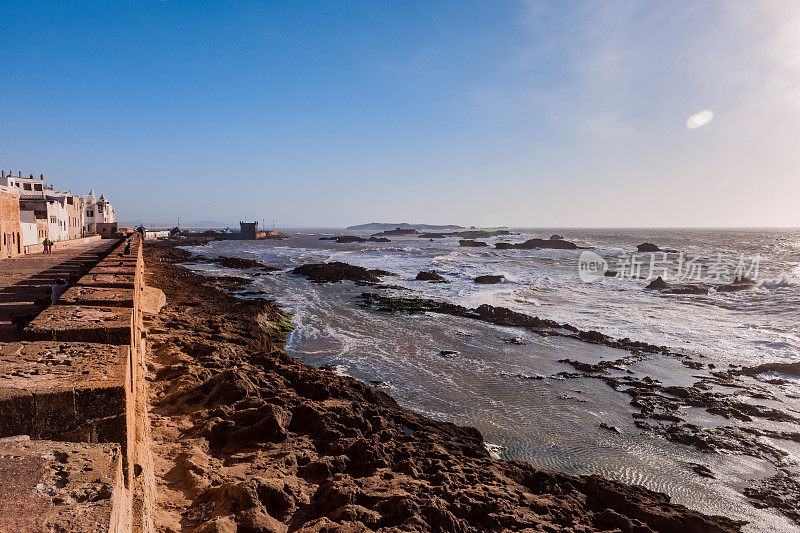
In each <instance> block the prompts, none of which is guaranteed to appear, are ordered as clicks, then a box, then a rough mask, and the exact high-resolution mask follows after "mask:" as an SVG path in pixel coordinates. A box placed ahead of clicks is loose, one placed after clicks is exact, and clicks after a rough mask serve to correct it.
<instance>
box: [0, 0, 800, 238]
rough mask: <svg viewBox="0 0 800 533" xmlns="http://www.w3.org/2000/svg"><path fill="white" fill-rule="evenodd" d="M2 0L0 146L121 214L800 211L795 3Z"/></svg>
mask: <svg viewBox="0 0 800 533" xmlns="http://www.w3.org/2000/svg"><path fill="white" fill-rule="evenodd" d="M0 16H2V19H3V20H4V21H5V22H6V29H7V31H5V32H3V33H2V35H0V47H2V49H3V53H2V54H0V66H2V68H3V71H4V72H5V73H6V74H7V75H8V83H7V84H6V87H5V89H4V95H3V98H2V99H0V113H2V116H3V118H4V124H5V125H6V127H5V128H3V130H2V132H1V133H0V168H2V169H4V170H12V171H13V172H14V173H16V172H18V171H22V173H23V175H27V174H29V173H33V174H35V175H38V174H39V173H44V174H45V181H46V182H47V183H52V184H53V185H55V186H56V188H59V189H68V188H69V189H72V190H73V192H76V193H82V194H85V193H86V192H88V190H89V189H90V188H93V189H95V191H96V192H97V193H98V194H100V193H104V194H106V196H107V197H108V198H109V199H110V200H111V201H112V203H113V204H114V206H115V208H116V210H117V216H118V218H119V219H120V220H121V221H138V220H142V221H145V223H147V222H146V221H155V222H156V223H158V224H163V225H166V226H174V225H175V224H176V223H177V219H178V218H181V220H182V221H187V222H188V221H193V220H194V221H201V220H206V221H208V220H219V221H222V222H223V223H225V221H228V220H230V221H235V222H238V221H239V220H248V219H250V220H259V221H260V220H262V219H265V221H266V223H267V226H270V227H271V226H272V222H271V221H272V220H273V219H275V221H276V226H277V227H282V228H288V227H346V226H348V225H353V224H361V223H366V222H368V221H372V220H376V221H383V220H407V221H409V222H412V223H413V222H423V223H425V222H427V223H437V221H441V223H442V224H460V225H475V226H503V225H505V226H512V227H542V228H548V227H550V228H556V227H564V228H566V227H575V228H579V227H583V228H588V227H615V228H623V227H628V228H635V227H638V228H641V227H672V228H677V227H715V228H716V227H737V228H741V227H798V226H800V214H799V213H800V149H798V139H800V4H798V3H797V2H792V1H782V0H776V1H762V2H749V1H744V0H741V1H731V2H722V1H719V2H717V1H712V2H704V3H697V2H689V1H683V2H674V3H669V4H662V3H654V2H637V1H625V2H601V1H585V2H563V3H562V2H559V3H547V2H538V1H521V0H519V1H512V0H501V1H498V2H492V3H486V2H475V1H471V2H441V3H436V4H428V3H415V2H405V3H397V4H382V3H374V2H366V1H352V2H342V3H334V4H331V3H329V2H309V3H303V4H298V3H289V2H270V3H263V2H254V1H247V2H240V3H236V4H221V3H216V2H191V3H189V2H183V1H178V0H168V1H157V0H147V1H145V2H141V3H135V4H108V3H101V2H96V1H93V2H81V3H79V4H78V3H76V4H73V3H47V4H40V5H33V4H29V3H25V2H17V1H13V2H5V3H3V5H2V6H0ZM168 221H172V222H168Z"/></svg>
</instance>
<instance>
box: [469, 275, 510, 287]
mask: <svg viewBox="0 0 800 533" xmlns="http://www.w3.org/2000/svg"><path fill="white" fill-rule="evenodd" d="M474 281H475V283H481V284H483V285H492V284H495V283H500V282H501V281H503V276H477V277H476V278H475V280H474Z"/></svg>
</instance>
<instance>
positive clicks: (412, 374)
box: [187, 228, 800, 531]
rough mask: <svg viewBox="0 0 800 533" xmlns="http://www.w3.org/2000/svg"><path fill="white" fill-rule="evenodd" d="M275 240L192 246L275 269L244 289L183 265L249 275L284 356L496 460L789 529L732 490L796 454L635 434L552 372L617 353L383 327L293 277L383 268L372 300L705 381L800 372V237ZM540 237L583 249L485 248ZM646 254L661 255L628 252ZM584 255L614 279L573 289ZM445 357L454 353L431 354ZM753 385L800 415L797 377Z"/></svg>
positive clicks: (424, 326)
mask: <svg viewBox="0 0 800 533" xmlns="http://www.w3.org/2000/svg"><path fill="white" fill-rule="evenodd" d="M285 231H287V233H290V234H291V238H289V239H286V240H281V241H214V242H211V243H210V244H208V245H207V246H194V247H188V248H187V249H189V250H190V251H192V252H194V253H196V254H198V255H202V256H205V257H208V258H216V257H217V256H220V255H222V256H231V257H243V258H248V259H255V260H258V261H262V262H263V263H265V264H268V265H272V266H276V267H279V268H280V269H282V270H281V271H280V272H276V273H271V274H269V275H263V276H255V275H254V273H253V272H251V271H247V270H233V269H225V268H221V267H219V266H218V265H215V264H213V263H202V262H198V263H190V264H188V265H187V266H189V267H190V268H192V269H193V270H196V271H201V272H203V273H205V274H207V275H237V276H246V277H251V278H252V279H253V280H254V282H253V285H251V286H249V287H248V288H247V289H246V290H247V291H259V290H260V291H263V294H264V297H267V298H269V299H272V300H275V301H277V302H278V303H279V304H281V305H282V306H283V307H284V308H285V309H286V310H287V311H289V312H291V313H292V314H293V315H294V316H293V324H294V327H295V329H294V331H293V332H292V333H291V334H290V336H289V339H288V345H287V349H288V351H289V353H290V354H291V355H294V356H295V357H298V358H299V359H301V360H303V361H304V362H306V363H309V364H313V365H317V366H322V365H331V367H332V368H334V369H335V371H337V372H338V373H341V374H346V375H350V376H353V377H356V378H358V379H362V380H364V381H368V382H372V383H373V384H374V385H375V386H377V387H380V388H382V389H383V390H385V391H386V392H387V393H389V394H391V395H392V396H393V397H394V398H395V399H396V400H397V401H398V402H399V403H400V404H402V405H403V406H405V407H408V408H411V409H414V410H416V411H418V412H421V413H423V414H425V415H427V416H430V417H433V418H436V419H440V420H448V421H452V422H455V423H458V424H464V425H470V426H475V427H477V428H478V429H479V430H480V431H481V432H482V433H483V435H484V438H485V439H486V441H487V442H488V443H490V444H491V450H492V452H493V453H496V454H497V455H498V456H500V457H502V458H505V459H519V460H524V461H528V462H530V463H531V464H533V465H534V466H536V467H538V468H544V469H552V470H560V471H565V472H568V473H572V474H595V473H596V474H602V475H605V476H608V477H611V478H614V479H618V480H621V481H624V482H626V483H634V484H640V485H644V486H646V487H648V488H651V489H654V490H658V491H662V492H665V493H667V494H669V495H670V496H671V497H672V499H673V501H675V502H678V503H683V504H685V505H687V506H689V507H692V508H694V509H697V510H699V511H702V512H706V513H712V514H722V515H726V516H731V517H734V518H740V519H744V520H748V521H750V525H749V526H748V527H747V530H749V531H775V530H780V531H791V530H796V529H797V528H798V524H797V522H794V521H792V520H790V519H789V518H788V517H787V516H786V514H784V513H781V512H780V511H778V510H776V509H772V508H764V509H762V508H758V507H757V506H755V505H753V502H752V501H751V500H750V499H748V498H747V497H746V496H745V494H744V492H745V489H746V488H747V487H749V486H752V485H753V484H755V483H757V482H758V481H759V480H763V479H767V478H769V477H771V476H774V475H775V474H776V472H784V473H786V472H789V473H792V472H794V473H795V478H796V473H797V471H798V460H799V459H800V443H798V442H796V441H794V440H791V439H786V438H768V439H767V441H768V444H769V445H770V446H772V447H774V448H776V449H779V450H781V454H782V456H781V458H780V459H779V460H772V459H770V458H765V457H759V456H750V455H748V454H742V453H731V452H729V451H719V452H716V453H707V452H702V451H699V450H698V449H696V448H695V447H692V446H687V445H684V444H679V443H676V442H673V441H670V440H667V439H665V438H663V437H662V436H659V435H657V434H653V433H652V432H648V431H642V429H641V427H639V426H637V425H636V424H635V421H636V420H635V418H634V417H633V416H632V415H634V414H635V413H636V412H637V409H636V408H634V407H632V406H631V403H630V402H631V397H630V396H629V395H626V394H624V392H621V391H620V390H615V389H614V388H612V387H610V386H609V385H608V384H607V383H606V382H604V381H602V380H599V379H593V378H591V377H581V378H568V379H565V378H564V377H563V376H561V375H560V374H561V373H564V372H566V371H570V370H572V368H571V367H569V366H568V365H566V364H564V363H563V362H559V361H560V360H562V359H566V358H569V359H573V360H580V361H585V362H589V363H596V362H598V361H603V360H613V359H619V358H620V357H622V355H624V353H622V352H621V351H620V350H617V349H615V348H610V347H607V346H601V345H593V344H587V343H584V342H580V341H577V340H574V339H570V338H563V337H547V336H545V337H543V336H539V335H537V334H535V333H532V332H530V331H526V330H523V329H520V328H512V327H501V326H496V325H492V324H488V323H483V322H478V321H475V320H470V319H468V318H457V317H452V316H443V315H436V314H428V315H392V314H388V313H382V312H379V311H376V310H374V309H369V308H365V307H363V306H361V305H359V301H358V295H359V294H360V293H361V292H364V291H369V292H375V291H376V289H374V288H371V287H363V286H356V285H355V284H353V283H352V282H342V283H336V284H313V283H309V282H308V281H307V280H306V279H305V278H302V277H299V276H295V275H292V274H291V273H290V272H289V271H290V270H291V268H293V267H295V266H298V265H301V264H306V263H319V262H330V261H342V262H345V263H349V264H352V265H357V266H363V267H366V268H370V269H382V270H387V271H389V272H392V273H394V274H396V276H391V277H386V278H384V281H385V282H386V284H388V285H391V286H392V287H393V288H391V289H380V291H382V293H384V294H395V295H402V296H406V297H420V298H432V299H436V300H442V301H449V302H453V303H458V304H461V305H464V306H467V307H477V306H478V305H481V304H491V305H494V306H502V307H507V308H510V309H513V310H516V311H520V312H523V313H526V314H529V315H535V316H538V317H540V318H547V319H553V320H556V321H558V322H563V323H569V324H572V325H573V326H576V327H578V328H580V329H583V330H596V331H599V332H602V333H604V334H607V335H610V336H612V337H615V338H625V337H627V338H630V339H633V340H637V341H644V342H648V343H652V344H657V345H665V346H668V347H669V348H671V349H672V350H674V351H675V352H676V353H681V354H686V356H687V357H693V358H695V359H696V360H697V361H700V362H702V365H704V366H708V367H709V368H732V367H731V366H730V365H734V366H738V365H742V366H753V365H758V364H762V363H765V362H795V361H800V332H799V331H800V330H799V328H798V324H799V323H800V230H794V229H789V230H787V229H774V230H771V229H763V230H762V229H741V230H738V229H720V230H709V229H697V230H686V229H681V230H672V229H637V230H629V229H624V230H623V229H591V230H578V229H568V228H545V229H538V228H537V229H525V228H516V229H512V230H511V231H512V234H511V235H503V236H498V237H491V238H485V239H478V240H480V241H483V242H486V243H488V244H489V246H487V247H480V248H477V247H476V248H472V247H469V248H467V247H462V246H460V245H459V243H458V239H456V238H445V239H432V240H429V239H422V238H419V237H412V236H407V237H403V236H389V239H391V242H387V243H379V242H364V243H351V244H337V243H334V242H332V241H328V240H320V237H322V236H328V235H339V234H348V235H352V234H357V235H360V236H363V237H366V236H368V233H363V232H346V231H342V230H335V229H325V228H321V229H313V230H310V229H297V230H285ZM551 234H558V235H561V236H563V237H564V238H565V239H566V240H568V241H571V242H574V243H575V244H577V245H578V246H580V247H581V248H580V249H576V250H556V249H510V250H501V249H496V248H494V244H495V243H497V242H510V243H516V242H522V241H524V240H526V239H528V238H533V237H537V238H544V239H547V238H548V237H549V236H550V235H551ZM645 242H649V243H655V244H656V245H658V246H659V247H660V248H661V249H663V250H674V252H671V253H667V254H666V255H664V254H649V253H644V252H636V247H637V245H638V244H641V243H645ZM587 251H591V252H593V253H594V254H598V255H599V256H600V257H602V259H603V260H605V261H606V262H607V264H608V268H609V269H610V270H612V271H615V272H616V273H617V276H615V277H610V276H602V275H601V276H598V277H595V278H594V279H592V280H590V281H584V279H582V276H581V275H580V270H579V268H580V267H579V265H580V264H581V257H582V254H584V253H585V252H587ZM583 257H584V258H585V257H586V256H585V255H584V256H583ZM698 265H699V266H698ZM651 267H652V268H651ZM423 270H424V271H429V270H435V271H436V272H437V273H438V274H440V275H442V276H444V277H445V278H446V279H447V281H448V283H428V282H423V281H416V280H415V279H414V278H415V276H416V275H417V273H418V272H420V271H423ZM651 270H652V271H651ZM479 275H502V276H503V281H502V282H501V283H498V284H494V285H481V284H477V283H475V282H474V281H473V279H474V278H475V277H476V276H479ZM656 275H662V276H663V277H664V278H665V280H666V281H668V282H672V283H681V284H687V283H691V284H694V285H699V286H702V287H704V288H708V289H709V293H708V294H681V295H676V294H670V295H667V294H663V293H660V292H658V291H653V290H648V289H646V288H645V287H646V286H647V285H648V283H650V281H652V280H653V278H655V276H656ZM738 275H746V276H747V277H748V278H753V279H754V281H755V286H754V287H752V288H750V289H748V290H742V291H736V292H723V291H721V290H717V289H718V288H719V287H720V286H722V285H725V284H727V283H729V282H730V281H732V280H733V278H734V277H736V276H738ZM584 277H585V276H584ZM512 337H521V342H522V344H516V343H510V342H508V340H509V339H510V338H512ZM442 350H451V351H454V352H457V355H456V356H455V357H443V356H442V355H441V354H440V352H441V351H442ZM709 364H710V366H709ZM625 372H626V373H628V374H630V375H635V376H640V377H641V376H648V377H650V378H652V379H656V380H658V381H659V382H660V383H661V384H663V385H664V386H668V385H677V386H689V385H691V384H692V383H693V382H695V381H696V380H697V379H698V372H699V371H695V370H692V369H691V368H688V367H687V366H686V365H684V364H681V362H680V361H679V360H677V359H675V358H672V357H656V356H653V357H648V358H646V359H645V360H641V361H637V362H634V363H632V364H630V365H629V367H627V368H626V369H625ZM754 383H755V385H754V386H756V387H763V389H764V392H765V394H767V395H768V396H769V397H770V398H771V399H770V400H764V405H770V406H772V407H776V408H779V409H781V410H782V411H784V412H786V413H789V414H791V415H792V416H798V417H800V379H798V378H796V377H792V376H781V380H780V383H778V382H774V383H773V382H770V380H764V379H761V380H759V379H756V380H754ZM728 392H730V393H731V394H734V395H735V394H737V393H736V391H728ZM747 401H748V402H753V401H756V400H753V399H752V398H748V399H747ZM681 413H682V416H683V418H684V419H685V420H686V421H687V422H690V423H691V424H693V425H696V426H700V427H703V428H707V429H709V430H713V428H716V427H722V426H731V425H733V426H736V427H737V428H741V429H747V427H748V424H749V425H752V426H753V427H757V428H759V429H762V430H764V431H772V432H773V433H774V432H785V433H798V434H800V427H798V425H797V424H795V423H793V422H773V421H768V420H761V419H757V418H755V417H754V418H753V420H752V421H749V422H747V421H741V420H731V419H729V418H725V417H723V416H720V415H719V414H713V413H709V412H707V411H706V410H704V409H703V408H701V407H694V406H692V407H682V410H681ZM601 424H602V425H601ZM608 428H612V429H613V430H609V429H608ZM759 438H762V439H764V438H766V437H759ZM698 464H699V465H703V466H705V467H707V468H709V469H710V471H712V472H713V475H714V478H709V477H704V476H699V475H697V474H696V471H695V470H693V467H694V466H695V465H698Z"/></svg>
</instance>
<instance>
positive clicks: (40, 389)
mask: <svg viewBox="0 0 800 533" xmlns="http://www.w3.org/2000/svg"><path fill="white" fill-rule="evenodd" d="M126 252H128V253H126ZM94 259H95V260H94V261H93V262H92V264H93V265H94V266H91V265H90V266H89V268H81V269H80V271H79V272H80V273H83V275H82V276H80V277H79V278H78V279H74V278H76V277H77V276H74V277H73V279H74V285H73V286H71V287H70V288H69V289H67V290H66V291H65V292H64V293H63V294H62V295H61V296H60V297H59V298H58V300H57V301H56V302H55V305H50V306H49V307H47V308H46V309H45V310H44V311H42V312H41V313H39V314H38V315H37V316H36V317H35V318H33V319H32V320H31V321H30V322H29V323H28V324H27V326H25V327H24V328H23V329H22V331H21V332H20V334H19V336H20V338H21V340H20V341H19V342H9V343H2V344H0V413H2V414H3V416H2V417H0V506H2V505H3V502H2V501H1V500H3V498H2V495H4V494H9V495H10V496H9V498H11V499H10V501H24V503H23V504H21V508H24V509H27V511H26V512H25V513H24V516H23V515H22V514H14V513H11V514H8V517H7V518H6V516H5V515H6V513H4V512H3V511H2V508H0V530H2V531H6V530H11V529H9V527H11V526H13V529H14V530H19V531H41V530H53V531H115V532H117V531H119V532H123V531H126V532H127V531H149V530H150V529H151V526H150V524H151V520H150V519H149V517H148V516H147V512H148V509H149V508H150V505H149V504H147V502H145V501H143V500H144V499H146V498H144V497H143V496H142V494H144V493H147V492H148V491H149V489H148V487H147V483H149V482H150V481H147V479H150V480H151V479H152V475H151V474H149V478H148V472H149V467H148V465H150V464H151V461H150V459H149V450H148V448H147V446H146V443H145V442H137V441H138V440H146V435H147V434H148V431H147V428H148V427H149V426H148V422H147V414H146V402H145V401H144V391H145V383H144V349H143V344H142V342H141V338H142V332H141V317H140V300H141V294H142V292H143V288H144V285H143V279H144V277H143V265H142V251H141V239H140V237H139V236H138V235H134V236H132V237H131V239H130V242H129V243H128V241H120V242H119V243H118V244H117V245H116V246H113V248H112V249H111V250H110V251H108V252H105V253H103V254H101V255H98V256H97V257H95V258H94ZM86 270H88V273H85V271H86ZM137 435H139V438H138V439H137ZM19 436H24V438H23V437H19ZM3 437H5V438H7V439H6V440H3V439H2V438H3ZM8 438H11V439H12V440H8ZM14 439H16V440H14ZM26 439H28V440H26ZM30 439H33V440H30ZM4 446H5V448H4ZM6 449H8V450H11V452H9V453H8V454H7V455H8V457H6V452H5V451H4V450H6ZM61 450H67V451H65V452H63V453H65V454H66V457H67V462H66V463H64V462H62V461H61V459H62V458H63V457H65V455H63V454H62V451H61ZM37 454H39V455H37ZM73 455H75V461H77V462H79V461H78V460H79V458H81V457H83V458H94V459H93V460H96V461H98V465H101V466H102V469H103V470H102V472H98V475H97V476H95V479H98V480H101V481H98V483H100V484H101V485H102V486H104V487H108V488H106V489H102V490H103V491H105V492H103V498H100V499H98V500H97V501H96V502H94V503H97V505H95V506H89V507H91V509H88V508H86V509H84V508H81V507H75V505H74V504H73V503H69V502H68V499H66V498H59V497H55V498H50V499H49V500H48V497H49V496H51V495H52V494H54V493H52V491H50V492H48V495H46V496H48V497H45V496H43V495H41V494H38V493H36V491H37V490H39V489H37V488H36V487H37V486H41V485H42V483H41V482H38V483H33V481H35V480H38V479H42V476H46V475H48V472H52V471H53V468H55V467H54V466H53V465H56V466H57V467H58V468H62V467H63V468H68V467H69V466H70V464H71V463H70V461H72V459H73ZM50 457H52V458H53V459H52V460H51V459H49V458H50ZM87 460H88V459H87ZM77 462H76V463H75V464H77ZM58 465H62V466H58ZM63 465H66V466H63ZM143 469H144V470H145V472H144V473H143ZM100 474H102V475H104V476H105V477H102V476H101V475H100ZM72 479H73V478H72V477H70V481H71V480H72ZM76 479H77V478H76ZM28 481H30V483H33V484H32V485H30V484H26V483H27V482H28ZM45 485H46V483H45ZM98 486H99V485H98ZM134 487H136V488H135V489H134ZM98 490H99V489H98ZM51 493H52V494H51ZM135 493H136V494H135ZM106 496H107V497H106ZM15 498H16V499H15ZM98 502H99V503H98ZM51 519H53V520H57V522H54V524H56V525H55V526H53V528H51V529H47V527H50V526H49V525H47V524H50V522H48V521H49V520H51ZM4 520H6V521H5V522H4ZM37 527H38V529H37ZM26 528H27V529H26ZM59 528H61V529H59Z"/></svg>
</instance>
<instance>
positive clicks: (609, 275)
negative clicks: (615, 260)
mask: <svg viewBox="0 0 800 533" xmlns="http://www.w3.org/2000/svg"><path fill="white" fill-rule="evenodd" d="M603 275H604V276H605V277H607V278H616V277H617V271H616V270H606V271H605V272H603Z"/></svg>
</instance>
